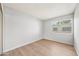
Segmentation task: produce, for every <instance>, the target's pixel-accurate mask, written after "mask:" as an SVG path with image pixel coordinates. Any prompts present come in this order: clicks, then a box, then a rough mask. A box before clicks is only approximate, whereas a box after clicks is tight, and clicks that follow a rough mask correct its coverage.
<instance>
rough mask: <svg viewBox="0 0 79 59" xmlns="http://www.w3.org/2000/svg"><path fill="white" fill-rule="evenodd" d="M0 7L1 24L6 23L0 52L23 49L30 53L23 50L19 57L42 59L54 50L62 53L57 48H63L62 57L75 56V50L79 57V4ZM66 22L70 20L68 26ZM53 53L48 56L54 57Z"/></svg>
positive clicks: (21, 4)
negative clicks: (37, 57)
mask: <svg viewBox="0 0 79 59" xmlns="http://www.w3.org/2000/svg"><path fill="white" fill-rule="evenodd" d="M0 7H2V11H1V8H0V22H3V24H2V23H0V53H1V52H3V53H5V54H6V52H8V51H13V52H14V51H18V50H19V51H21V50H22V49H24V51H26V52H28V54H27V53H24V52H23V53H22V51H21V52H18V53H17V54H20V53H22V54H23V55H25V54H27V55H38V56H39V55H42V54H43V55H44V53H45V52H51V51H52V50H53V52H54V53H56V54H55V55H59V54H57V53H60V52H59V51H57V50H54V49H57V48H58V49H59V50H60V51H61V50H62V48H61V47H64V49H63V52H64V54H63V53H62V54H61V55H65V54H66V53H67V52H68V51H70V54H71V55H75V53H74V52H72V51H74V50H75V51H76V53H77V55H79V33H78V32H79V28H78V23H79V4H78V3H63V4H62V3H38V4H34V3H29V4H27V3H24V4H23V3H11V4H8V3H1V6H0ZM1 12H3V15H2V13H1ZM1 17H3V19H2V18H1ZM67 21H71V24H69V23H67V24H66V25H65V23H66V22H67ZM62 24H63V25H62ZM2 26H3V27H2ZM64 26H65V27H64ZM67 26H69V27H67ZM1 28H3V30H2V29H1ZM61 28H63V29H61ZM2 31H3V33H2ZM2 34H3V39H2V38H1V37H2ZM2 43H3V44H2ZM2 45H3V46H2ZM57 45H58V46H57ZM25 46H26V47H25ZM21 47H22V48H21ZM51 47H52V48H51ZM53 47H55V48H54V49H53ZM18 48H20V49H18ZM67 48H69V50H67ZM2 49H3V51H2ZM31 49H34V50H31ZM37 49H38V50H37ZM40 49H42V51H40ZM47 49H48V50H50V49H51V50H50V51H48V50H47ZM30 50H31V51H30ZM66 51H67V52H66ZM13 52H10V53H13ZM34 52H35V53H34ZM53 52H52V53H47V54H45V55H54V53H53ZM65 52H66V53H65ZM10 53H9V54H10ZM15 53H16V52H14V53H13V54H15ZM32 53H34V54H32ZM13 54H12V55H13ZM70 54H67V55H70Z"/></svg>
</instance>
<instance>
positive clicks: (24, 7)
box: [3, 3, 76, 20]
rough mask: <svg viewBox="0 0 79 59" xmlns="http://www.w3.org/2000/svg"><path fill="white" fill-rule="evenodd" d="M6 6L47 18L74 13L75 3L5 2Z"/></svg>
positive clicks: (40, 17)
mask: <svg viewBox="0 0 79 59" xmlns="http://www.w3.org/2000/svg"><path fill="white" fill-rule="evenodd" d="M3 5H4V6H7V7H10V8H13V9H15V10H18V11H21V12H24V13H29V14H31V15H32V16H35V17H37V18H39V19H42V20H45V19H49V18H53V17H58V16H62V15H66V14H69V13H72V12H73V11H74V8H75V5H76V4H74V3H5V4H3Z"/></svg>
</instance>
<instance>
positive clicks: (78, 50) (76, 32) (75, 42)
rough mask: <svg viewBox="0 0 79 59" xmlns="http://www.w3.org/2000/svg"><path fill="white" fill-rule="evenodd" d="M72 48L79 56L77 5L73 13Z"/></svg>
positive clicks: (78, 14)
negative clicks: (73, 47)
mask: <svg viewBox="0 0 79 59" xmlns="http://www.w3.org/2000/svg"><path fill="white" fill-rule="evenodd" d="M74 46H75V49H76V51H77V54H78V55H79V4H78V5H77V8H76V10H75V13H74Z"/></svg>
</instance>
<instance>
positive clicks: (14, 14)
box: [3, 6, 42, 51]
mask: <svg viewBox="0 0 79 59" xmlns="http://www.w3.org/2000/svg"><path fill="white" fill-rule="evenodd" d="M3 12H4V38H3V39H4V48H3V49H4V51H8V50H11V49H14V48H17V47H20V46H22V45H25V44H28V43H31V42H34V41H37V40H40V39H41V35H42V33H41V32H42V22H41V21H40V20H38V19H36V18H34V17H32V16H31V15H29V14H25V13H21V12H18V11H15V10H13V9H10V8H8V7H5V6H4V9H3Z"/></svg>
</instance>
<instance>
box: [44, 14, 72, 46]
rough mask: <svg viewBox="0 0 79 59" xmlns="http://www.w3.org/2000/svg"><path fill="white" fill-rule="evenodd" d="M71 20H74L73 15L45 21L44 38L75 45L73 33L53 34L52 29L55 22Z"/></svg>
mask: <svg viewBox="0 0 79 59" xmlns="http://www.w3.org/2000/svg"><path fill="white" fill-rule="evenodd" d="M69 19H71V20H73V14H70V15H65V16H61V17H57V18H52V19H49V20H47V21H44V25H43V27H44V30H43V31H44V34H43V37H44V38H45V39H50V40H54V41H58V42H62V43H66V44H71V45H73V31H72V33H71V34H68V33H57V32H53V29H52V25H53V23H54V22H56V21H59V20H69Z"/></svg>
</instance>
